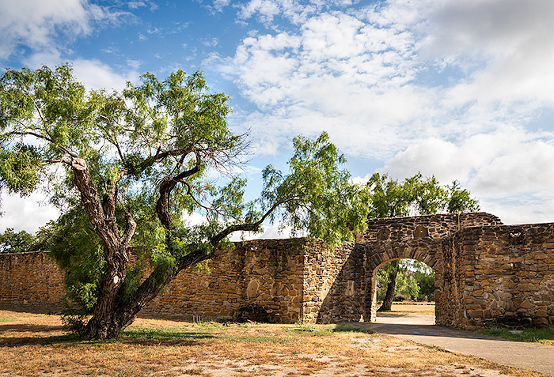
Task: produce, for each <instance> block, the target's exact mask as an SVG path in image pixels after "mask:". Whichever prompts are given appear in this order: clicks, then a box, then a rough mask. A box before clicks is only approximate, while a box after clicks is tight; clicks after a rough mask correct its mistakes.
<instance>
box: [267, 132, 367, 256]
mask: <svg viewBox="0 0 554 377" xmlns="http://www.w3.org/2000/svg"><path fill="white" fill-rule="evenodd" d="M294 148H295V153H294V155H293V157H292V158H291V159H290V160H289V162H288V165H289V167H290V173H289V174H288V175H284V174H283V173H282V172H281V171H279V170H277V169H275V167H273V166H271V165H270V166H268V167H267V168H266V169H265V170H264V171H263V180H264V189H263V191H262V199H261V203H262V208H263V209H264V210H267V209H269V208H271V206H273V205H275V203H281V204H282V209H281V211H280V212H277V211H276V212H273V214H272V218H273V217H275V216H276V215H277V214H281V216H282V218H283V223H282V224H283V225H288V226H290V227H291V229H292V231H293V232H300V231H302V230H305V231H307V232H308V234H309V235H310V236H312V237H314V238H320V239H323V240H325V241H326V242H328V244H329V245H332V246H336V245H338V244H340V243H341V242H343V241H346V240H353V237H354V235H355V234H357V233H360V232H362V231H363V230H365V227H366V219H367V216H368V206H367V203H368V201H369V196H368V194H369V192H368V190H367V187H364V186H362V185H357V184H355V183H352V182H351V179H350V178H351V176H350V173H349V172H348V171H347V170H346V169H344V168H341V165H343V164H344V163H345V162H346V159H345V157H344V155H342V154H340V153H339V152H338V150H337V148H336V147H335V146H334V145H333V144H332V143H331V142H330V140H329V136H328V134H327V133H325V132H323V133H322V134H321V135H320V136H319V137H318V138H317V139H316V140H313V141H312V140H310V139H308V138H305V137H302V136H299V137H296V138H295V139H294Z"/></svg>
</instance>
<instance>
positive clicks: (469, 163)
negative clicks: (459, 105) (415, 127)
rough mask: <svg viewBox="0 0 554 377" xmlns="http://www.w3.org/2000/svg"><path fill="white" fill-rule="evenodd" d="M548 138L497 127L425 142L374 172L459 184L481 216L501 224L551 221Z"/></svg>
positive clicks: (553, 155) (552, 136)
mask: <svg viewBox="0 0 554 377" xmlns="http://www.w3.org/2000/svg"><path fill="white" fill-rule="evenodd" d="M553 160H554V133H550V132H529V131H525V130H522V129H518V128H514V127H508V126H505V127H501V128H499V129H497V130H496V131H494V132H492V133H489V134H479V135H474V136H472V137H469V138H467V139H465V140H463V141H461V142H460V143H459V144H457V143H453V142H448V141H444V140H441V139H426V140H421V141H419V142H415V144H414V145H412V146H410V147H408V148H406V149H405V150H404V151H401V152H399V153H397V154H396V156H395V157H394V158H392V159H390V160H388V161H387V162H386V163H385V166H384V167H383V168H382V169H380V171H382V172H387V173H389V174H391V175H392V176H393V177H395V178H398V179H403V178H406V177H409V176H412V175H414V174H416V173H417V172H421V173H422V174H423V175H424V176H430V175H435V176H436V177H437V178H438V179H439V180H440V181H441V182H443V183H449V182H451V181H453V180H454V179H457V180H460V181H461V183H462V186H463V187H466V188H468V189H469V190H470V191H471V193H472V194H473V195H474V196H475V197H477V198H478V199H479V200H480V201H481V208H482V210H484V211H487V212H491V213H494V214H496V215H498V216H500V217H501V218H502V219H503V221H504V222H506V223H522V222H538V221H552V220H554V218H553V216H552V211H553V210H554V194H553V193H552V187H553V186H554V165H553V164H552V161H553Z"/></svg>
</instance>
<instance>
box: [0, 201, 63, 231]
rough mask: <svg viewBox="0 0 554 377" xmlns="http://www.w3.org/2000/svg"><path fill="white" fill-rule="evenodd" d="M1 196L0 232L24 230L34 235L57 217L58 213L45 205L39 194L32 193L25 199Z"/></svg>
mask: <svg viewBox="0 0 554 377" xmlns="http://www.w3.org/2000/svg"><path fill="white" fill-rule="evenodd" d="M1 195H2V201H1V208H0V210H1V211H2V212H3V214H4V215H3V216H2V217H0V231H4V229H5V228H13V229H14V230H15V231H16V232H19V231H21V230H25V231H27V232H29V233H34V232H36V231H37V230H38V229H39V228H40V227H41V226H44V224H46V223H47V222H48V221H50V220H55V219H56V218H57V217H58V216H59V211H58V210H57V209H56V208H54V207H52V206H51V205H48V204H46V203H45V199H44V196H43V195H42V194H40V193H33V194H31V195H30V196H29V197H26V198H21V197H20V196H19V195H8V194H7V193H2V194H1Z"/></svg>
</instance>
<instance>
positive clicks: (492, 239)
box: [452, 224, 554, 329]
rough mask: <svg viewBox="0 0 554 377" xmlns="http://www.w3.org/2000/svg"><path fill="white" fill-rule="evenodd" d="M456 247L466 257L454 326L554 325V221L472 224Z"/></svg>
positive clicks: (460, 274) (462, 259)
mask: <svg viewBox="0 0 554 377" xmlns="http://www.w3.org/2000/svg"><path fill="white" fill-rule="evenodd" d="M452 246H454V248H453V249H454V252H453V253H455V254H457V255H458V258H459V260H460V262H459V263H458V267H457V271H458V272H457V275H456V277H455V280H456V281H457V282H458V285H457V290H458V291H457V292H454V293H453V295H456V296H457V297H458V300H459V302H460V308H458V309H457V310H456V311H457V312H458V317H457V318H455V319H454V321H453V323H452V324H453V325H455V326H457V327H461V328H466V329H473V328H476V327H483V326H491V325H515V326H529V325H533V326H554V224H532V225H520V226H495V227H483V228H469V229H465V230H464V231H462V232H460V234H459V235H457V240H456V242H453V243H452Z"/></svg>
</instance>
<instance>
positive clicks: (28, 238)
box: [0, 228, 38, 253]
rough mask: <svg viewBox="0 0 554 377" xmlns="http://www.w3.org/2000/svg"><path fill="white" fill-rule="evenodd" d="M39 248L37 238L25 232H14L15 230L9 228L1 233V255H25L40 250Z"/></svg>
mask: <svg viewBox="0 0 554 377" xmlns="http://www.w3.org/2000/svg"><path fill="white" fill-rule="evenodd" d="M37 247H38V246H37V242H36V239H35V237H34V236H33V235H32V234H29V233H27V232H26V231H24V230H22V231H19V232H14V230H13V228H7V229H6V230H5V231H4V233H0V253H23V252H26V251H33V250H38V249H37Z"/></svg>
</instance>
